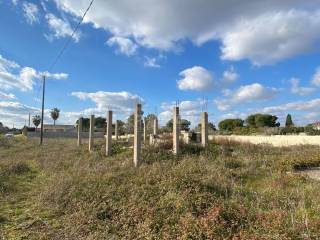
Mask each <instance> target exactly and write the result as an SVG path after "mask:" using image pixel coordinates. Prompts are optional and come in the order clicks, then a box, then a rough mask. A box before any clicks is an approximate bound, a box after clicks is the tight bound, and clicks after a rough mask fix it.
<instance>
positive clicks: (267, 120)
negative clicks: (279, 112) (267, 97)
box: [246, 113, 280, 127]
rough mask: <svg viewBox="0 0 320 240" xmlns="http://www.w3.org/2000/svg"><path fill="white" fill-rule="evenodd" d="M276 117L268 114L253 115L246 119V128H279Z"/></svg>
mask: <svg viewBox="0 0 320 240" xmlns="http://www.w3.org/2000/svg"><path fill="white" fill-rule="evenodd" d="M277 120H278V117H277V116H274V115H270V114H261V113H257V114H253V115H249V116H248V117H247V119H246V123H247V126H248V127H279V126H280V123H278V122H277Z"/></svg>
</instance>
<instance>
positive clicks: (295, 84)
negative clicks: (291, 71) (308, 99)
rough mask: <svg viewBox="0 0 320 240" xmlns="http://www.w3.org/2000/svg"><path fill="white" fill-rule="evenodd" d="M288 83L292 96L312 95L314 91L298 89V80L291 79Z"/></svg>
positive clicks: (308, 88) (312, 89) (304, 88)
mask: <svg viewBox="0 0 320 240" xmlns="http://www.w3.org/2000/svg"><path fill="white" fill-rule="evenodd" d="M289 82H290V83H291V93H293V94H298V95H300V96H305V95H309V94H312V93H314V92H315V91H316V89H315V88H311V87H300V79H298V78H291V79H290V80H289Z"/></svg>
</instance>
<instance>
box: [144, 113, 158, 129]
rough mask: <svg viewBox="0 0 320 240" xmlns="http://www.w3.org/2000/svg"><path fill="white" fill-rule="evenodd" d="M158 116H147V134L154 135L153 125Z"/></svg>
mask: <svg viewBox="0 0 320 240" xmlns="http://www.w3.org/2000/svg"><path fill="white" fill-rule="evenodd" d="M156 118H157V116H156V115H155V114H152V113H151V114H148V115H147V116H146V123H147V132H149V133H152V132H153V124H154V119H156Z"/></svg>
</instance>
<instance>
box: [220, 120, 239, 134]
mask: <svg viewBox="0 0 320 240" xmlns="http://www.w3.org/2000/svg"><path fill="white" fill-rule="evenodd" d="M243 122H244V121H243V120H242V119H239V118H237V119H225V120H223V121H221V122H219V124H218V126H219V129H220V130H225V131H232V130H234V129H235V128H237V127H243Z"/></svg>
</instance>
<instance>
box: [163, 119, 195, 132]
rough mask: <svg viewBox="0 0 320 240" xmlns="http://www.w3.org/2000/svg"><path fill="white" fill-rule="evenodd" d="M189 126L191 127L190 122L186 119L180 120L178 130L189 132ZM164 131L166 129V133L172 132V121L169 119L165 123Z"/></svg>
mask: <svg viewBox="0 0 320 240" xmlns="http://www.w3.org/2000/svg"><path fill="white" fill-rule="evenodd" d="M190 125H191V122H190V121H188V120H187V119H181V120H180V129H181V130H182V131H189V130H190ZM166 129H167V131H169V132H172V130H173V119H170V120H169V121H168V122H167V124H166Z"/></svg>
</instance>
